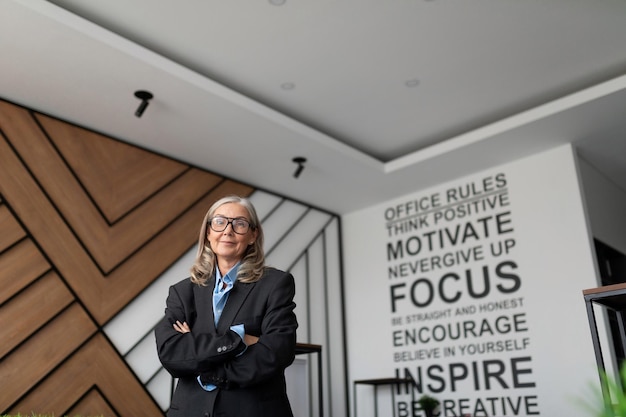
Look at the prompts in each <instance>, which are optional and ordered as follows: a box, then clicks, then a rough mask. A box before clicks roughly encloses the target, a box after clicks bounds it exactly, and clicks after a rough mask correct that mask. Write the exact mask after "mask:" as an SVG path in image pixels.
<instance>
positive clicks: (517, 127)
mask: <svg viewBox="0 0 626 417" xmlns="http://www.w3.org/2000/svg"><path fill="white" fill-rule="evenodd" d="M0 60H1V62H0V98H3V99H6V100H10V101H13V102H15V103H17V104H21V105H24V106H27V107H31V108H34V109H36V110H39V111H42V112H45V113H48V114H50V115H53V116H55V117H59V118H62V119H64V120H68V121H70V122H73V123H77V124H79V125H82V126H85V127H88V128H90V129H93V130H96V131H99V132H102V133H105V134H107V135H110V136H113V137H116V138H119V139H122V140H125V141H127V142H129V143H133V144H137V145H139V146H142V147H145V148H147V149H150V150H152V151H156V152H160V153H163V154H165V155H167V156H171V157H174V158H177V159H180V160H182V161H184V162H187V163H191V164H194V165H196V166H198V167H201V168H204V169H208V170H211V171H214V172H217V173H219V174H222V175H226V176H229V177H231V178H234V179H236V180H239V181H243V182H246V183H249V184H251V185H254V186H256V187H260V188H263V189H266V190H269V191H272V192H276V193H279V194H282V195H285V196H288V197H290V198H293V199H296V200H300V201H303V202H306V203H309V204H312V205H315V206H317V207H320V208H323V209H326V210H329V211H333V212H336V213H345V212H349V211H353V210H358V209H359V208H363V207H367V206H370V205H372V204H376V203H379V202H382V201H385V200H388V199H391V198H395V197H399V196H401V195H404V194H406V193H409V192H413V191H416V190H419V189H422V188H425V187H429V186H433V185H436V184H438V183H441V182H443V181H447V180H451V179H454V178H456V177H458V176H462V175H467V174H470V173H473V172H477V171H480V170H484V169H487V168H490V167H492V166H494V165H497V164H501V163H505V162H508V161H511V160H515V159H518V158H520V157H523V156H526V155H531V154H533V153H535V152H539V151H542V150H546V149H549V148H551V147H554V146H558V145H560V144H564V143H573V144H574V145H575V146H576V147H577V149H579V152H580V153H581V155H582V156H583V157H584V158H585V159H586V160H588V161H589V162H590V163H591V164H592V165H594V166H596V167H597V168H598V169H600V170H602V171H603V172H604V174H605V175H607V176H608V177H610V178H611V179H612V180H613V181H615V182H616V183H618V184H620V186H621V187H622V188H623V189H624V190H626V117H625V116H626V113H625V111H624V110H625V109H626V0H523V1H522V0H385V1H380V0H377V1H373V0H343V1H339V0H315V1H306V2H304V1H296V0H286V1H283V0H255V1H250V0H237V1H233V0H221V1H218V0H187V1H177V2H174V1H171V0H133V1H130V2H129V1H128V0H107V1H98V2H96V1H84V0H51V1H44V0H0ZM136 90H149V91H150V92H152V93H153V94H154V99H152V100H151V102H150V105H149V106H148V108H147V110H146V111H145V113H144V115H143V116H142V117H141V118H137V117H135V115H134V112H135V110H136V108H137V107H138V105H139V100H138V99H137V98H136V97H134V92H135V91H136ZM296 156H303V157H305V158H307V162H306V164H305V169H304V171H303V172H302V174H301V175H300V177H299V178H295V177H294V175H293V174H294V172H295V170H296V164H295V163H294V162H293V161H292V159H293V158H294V157H296Z"/></svg>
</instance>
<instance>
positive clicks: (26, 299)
mask: <svg viewBox="0 0 626 417" xmlns="http://www.w3.org/2000/svg"><path fill="white" fill-rule="evenodd" d="M73 301H74V297H73V296H72V294H71V293H70V292H69V290H68V289H67V287H66V286H65V284H64V283H63V281H61V280H60V279H59V277H58V276H57V275H56V274H55V273H54V272H52V271H51V272H49V273H48V274H46V275H45V276H44V277H42V278H41V279H39V280H37V281H35V282H34V283H32V284H31V285H30V286H29V287H27V288H25V289H24V291H21V292H20V293H19V294H18V295H17V296H16V297H13V298H12V299H11V300H10V301H9V302H7V303H6V304H5V305H4V306H3V307H2V308H1V309H0V323H2V326H0V340H2V341H3V342H2V343H1V344H0V358H1V357H4V356H5V355H6V354H7V353H9V352H10V351H11V350H12V349H13V348H15V347H16V346H17V345H18V344H20V343H22V342H23V341H24V340H26V339H27V338H28V337H30V336H31V335H32V334H33V333H35V332H36V331H37V330H38V329H39V328H41V327H43V326H44V325H45V324H46V322H48V321H50V320H51V319H52V318H53V317H54V316H55V315H57V314H58V313H60V312H61V311H62V310H63V309H64V308H65V307H67V306H68V305H69V304H70V303H72V302H73Z"/></svg>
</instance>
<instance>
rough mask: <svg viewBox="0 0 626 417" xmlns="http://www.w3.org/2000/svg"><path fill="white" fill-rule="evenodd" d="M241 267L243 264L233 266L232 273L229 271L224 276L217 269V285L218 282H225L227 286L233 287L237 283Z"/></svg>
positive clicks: (238, 263)
mask: <svg viewBox="0 0 626 417" xmlns="http://www.w3.org/2000/svg"><path fill="white" fill-rule="evenodd" d="M240 266H241V262H237V263H236V264H235V266H233V267H232V268H231V269H230V271H228V272H227V273H226V275H224V276H222V274H221V272H220V269H219V268H217V267H216V268H215V278H216V279H215V283H216V284H217V283H218V282H220V281H221V282H225V283H226V285H228V286H231V285H233V284H234V283H235V280H236V279H237V273H238V272H239V267H240Z"/></svg>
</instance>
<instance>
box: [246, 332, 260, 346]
mask: <svg viewBox="0 0 626 417" xmlns="http://www.w3.org/2000/svg"><path fill="white" fill-rule="evenodd" d="M258 341H259V338H258V337H256V336H252V335H250V334H247V333H246V334H244V335H243V342H244V343H245V344H246V346H250V345H254V344H255V343H256V342H258Z"/></svg>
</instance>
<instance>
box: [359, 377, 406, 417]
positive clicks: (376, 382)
mask: <svg viewBox="0 0 626 417" xmlns="http://www.w3.org/2000/svg"><path fill="white" fill-rule="evenodd" d="M357 385H371V386H373V387H374V415H375V416H376V417H378V387H379V386H381V385H383V386H389V387H390V388H391V407H392V409H393V416H394V417H395V416H396V408H395V403H396V402H395V399H396V395H395V389H396V388H398V387H400V386H402V385H410V386H411V387H410V389H411V398H412V399H413V401H415V390H414V389H413V380H412V379H410V378H378V379H361V380H357V381H354V386H353V393H352V398H353V399H354V417H357V416H358V414H357V412H356V405H357V397H356V393H357Z"/></svg>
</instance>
